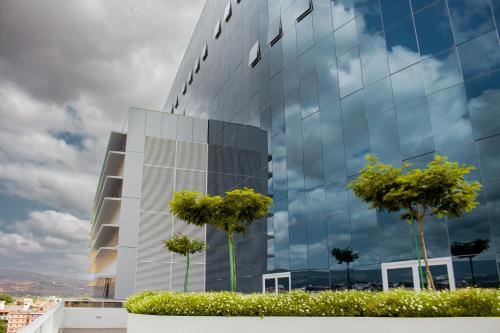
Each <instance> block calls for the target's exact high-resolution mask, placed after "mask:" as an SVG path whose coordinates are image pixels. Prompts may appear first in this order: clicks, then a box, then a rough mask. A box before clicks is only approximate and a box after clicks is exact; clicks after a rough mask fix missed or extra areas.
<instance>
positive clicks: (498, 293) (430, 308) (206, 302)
mask: <svg viewBox="0 0 500 333" xmlns="http://www.w3.org/2000/svg"><path fill="white" fill-rule="evenodd" d="M125 308H126V309H127V311H128V312H131V313H138V314H149V315H164V316H259V317H264V316H299V317H334V316H356V317H465V316H474V317H481V316H482V317H492V316H495V317H496V316H500V290H495V289H473V288H467V289H459V290H456V291H451V292H450V291H441V292H428V291H425V292H421V293H415V292H413V291H408V290H393V291H390V292H385V293H384V292H370V291H324V292H319V293H307V292H303V291H293V292H291V293H286V294H279V295H274V294H239V293H230V292H209V293H180V292H178V293H177V292H154V291H146V292H142V293H139V294H135V295H132V296H130V297H129V298H128V299H127V301H126V302H125Z"/></svg>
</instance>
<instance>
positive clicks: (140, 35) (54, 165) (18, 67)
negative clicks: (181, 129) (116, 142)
mask: <svg viewBox="0 0 500 333" xmlns="http://www.w3.org/2000/svg"><path fill="white" fill-rule="evenodd" d="M201 5H202V0H196V1H147V2H141V3H140V4H139V3H137V2H135V1H132V0H130V1H118V0H114V1H106V2H102V1H97V0H95V1H84V2H80V1H65V2H64V3H63V4H61V3H59V2H58V1H48V2H45V3H44V4H43V5H42V4H40V3H38V2H36V1H23V2H19V1H4V2H2V4H1V10H0V43H1V45H2V48H1V49H0V117H1V119H2V122H1V123H0V142H1V144H0V189H1V190H2V191H5V192H7V193H9V194H14V195H18V196H22V197H24V198H27V199H31V200H38V201H42V202H44V203H45V204H48V205H50V206H52V207H55V208H57V209H63V210H68V211H70V212H72V213H75V214H77V215H80V216H88V210H89V207H90V204H91V201H92V196H93V194H94V191H95V186H96V182H97V177H98V174H99V170H100V164H101V162H102V156H103V153H104V148H105V146H106V142H107V137H108V135H109V131H110V130H112V129H116V128H118V127H119V126H120V122H121V119H122V117H123V116H124V114H125V112H126V111H127V109H128V107H129V106H130V105H137V106H143V107H146V108H153V109H159V108H160V106H161V105H162V103H163V101H164V99H165V98H166V92H167V91H168V88H169V86H170V84H171V82H172V80H173V78H174V76H175V73H176V71H177V67H178V64H179V63H180V60H181V57H182V54H183V52H184V50H185V46H186V44H187V42H188V39H189V36H190V34H191V32H192V31H193V29H194V27H195V22H196V20H197V18H198V16H199V13H200V11H201ZM55 8H57V15H54V9H55ZM75 138H77V141H75Z"/></svg>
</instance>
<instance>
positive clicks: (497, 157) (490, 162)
mask: <svg viewBox="0 0 500 333" xmlns="http://www.w3.org/2000/svg"><path fill="white" fill-rule="evenodd" d="M498 147H500V136H494V137H491V138H486V139H483V140H480V141H477V150H478V153H479V164H480V166H481V174H482V176H483V180H484V181H485V182H488V181H492V180H497V179H500V172H498V171H499V170H500V149H498Z"/></svg>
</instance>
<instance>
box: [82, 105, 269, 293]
mask: <svg viewBox="0 0 500 333" xmlns="http://www.w3.org/2000/svg"><path fill="white" fill-rule="evenodd" d="M267 163H268V156H267V134H266V132H265V131H262V130H260V129H259V128H256V127H253V126H245V125H237V124H232V123H228V122H222V121H217V120H203V119H198V118H193V117H188V116H183V115H174V114H170V113H166V112H158V111H151V110H143V109H137V108H131V109H130V111H129V112H128V114H127V117H126V121H125V123H124V125H123V128H122V131H121V132H112V133H111V136H110V139H109V143H108V147H107V150H106V155H105V160H104V163H103V167H102V171H101V176H100V179H99V183H98V187H97V191H96V195H95V200H94V204H93V208H92V212H91V231H90V242H89V245H90V255H89V258H90V269H89V270H90V271H91V272H93V273H94V274H95V279H94V280H93V281H92V283H91V285H92V286H93V296H94V297H103V298H116V299H123V298H125V297H127V296H129V295H130V294H132V293H134V292H136V291H140V290H148V289H157V290H182V288H183V281H184V272H185V262H184V258H182V257H180V256H178V255H173V254H171V253H169V252H168V251H167V250H166V249H165V248H164V246H163V243H162V242H163V240H165V239H168V238H170V237H171V236H173V235H174V234H177V233H183V234H186V235H188V236H189V237H195V238H198V239H201V240H203V241H206V242H207V243H208V245H209V250H208V251H207V253H206V254H205V253H202V254H198V255H195V256H193V257H192V258H191V268H190V271H189V274H190V276H189V290H193V291H205V290H214V289H220V288H225V286H228V285H229V277H228V272H229V269H228V267H229V266H228V254H227V237H225V236H224V235H223V234H221V233H220V232H217V231H215V230H213V229H211V228H204V227H202V228H200V227H195V226H189V225H187V224H185V223H184V222H183V221H180V220H177V219H174V218H173V216H171V215H170V211H169V208H168V204H169V201H170V200H171V198H172V196H173V192H174V191H182V190H189V191H199V192H201V193H204V194H205V193H208V194H223V193H224V192H225V191H227V190H230V189H233V188H235V187H251V188H253V189H255V190H256V191H258V192H261V193H267V177H268V172H267ZM265 230H266V228H265V223H256V224H255V226H253V227H252V228H251V230H250V232H249V233H247V234H246V235H244V236H241V237H238V239H237V244H236V246H237V250H238V251H237V252H238V253H240V254H241V258H239V260H238V268H239V270H238V271H239V272H240V274H239V276H238V278H239V281H238V284H239V286H240V287H241V288H243V289H242V290H243V291H254V290H256V289H259V287H260V284H261V275H262V272H263V269H264V267H265V266H264V265H265V254H266V252H264V251H262V247H263V246H265V238H264V237H265Z"/></svg>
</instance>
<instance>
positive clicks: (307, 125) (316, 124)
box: [302, 112, 321, 146]
mask: <svg viewBox="0 0 500 333" xmlns="http://www.w3.org/2000/svg"><path fill="white" fill-rule="evenodd" d="M320 124H321V120H320V114H319V112H316V113H315V114H313V115H311V116H309V117H307V118H305V119H304V120H302V140H303V142H304V146H306V145H307V146H310V145H311V144H313V143H318V142H321V127H320V126H321V125H320Z"/></svg>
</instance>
